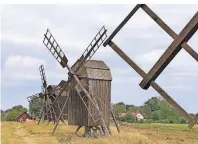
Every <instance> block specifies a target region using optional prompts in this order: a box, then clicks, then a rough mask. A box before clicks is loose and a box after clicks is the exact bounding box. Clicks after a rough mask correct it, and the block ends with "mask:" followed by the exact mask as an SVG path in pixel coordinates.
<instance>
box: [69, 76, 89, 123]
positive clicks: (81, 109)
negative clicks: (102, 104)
mask: <svg viewBox="0 0 198 144" xmlns="http://www.w3.org/2000/svg"><path fill="white" fill-rule="evenodd" d="M85 82H86V80H85ZM70 84H71V89H70V97H69V101H68V102H69V103H68V124H69V125H80V126H84V125H86V126H87V125H88V121H87V118H88V117H87V116H88V112H87V109H86V107H85V105H84V103H83V101H82V100H81V98H80V96H79V94H78V93H77V91H76V89H75V86H76V82H75V81H74V80H72V81H71V83H70ZM81 96H82V98H83V100H84V102H86V103H87V98H86V97H84V95H82V93H81Z"/></svg>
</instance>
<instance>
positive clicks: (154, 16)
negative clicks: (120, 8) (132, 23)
mask: <svg viewBox="0 0 198 144" xmlns="http://www.w3.org/2000/svg"><path fill="white" fill-rule="evenodd" d="M141 8H142V9H143V10H144V11H145V12H146V13H147V14H148V15H149V16H150V17H151V18H152V19H153V20H154V21H155V22H156V23H157V24H158V25H159V26H160V27H161V28H162V29H163V30H164V31H165V32H167V34H169V35H170V36H171V37H172V38H173V39H175V38H176V37H177V34H176V33H175V32H174V31H173V30H172V29H171V28H170V27H169V26H168V25H167V24H166V23H165V22H164V21H163V20H162V19H161V18H159V17H158V16H157V14H155V13H154V12H153V11H152V10H151V9H150V8H149V7H148V6H147V5H145V4H144V5H142V6H141ZM181 46H182V47H183V48H184V49H185V50H186V51H187V52H188V53H189V54H190V55H191V56H192V57H193V58H194V59H195V60H196V61H197V62H198V53H197V52H196V51H194V50H193V49H192V48H191V47H190V46H189V45H188V44H187V43H186V42H184V43H183V44H182V45H181Z"/></svg>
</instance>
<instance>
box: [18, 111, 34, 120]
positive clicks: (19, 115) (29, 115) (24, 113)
mask: <svg viewBox="0 0 198 144" xmlns="http://www.w3.org/2000/svg"><path fill="white" fill-rule="evenodd" d="M22 114H27V115H28V116H29V117H31V116H30V115H29V114H28V113H27V112H23V113H21V114H20V115H19V116H18V117H17V118H19V117H20V116H21V115H22ZM17 118H16V119H17ZM31 118H32V117H31Z"/></svg>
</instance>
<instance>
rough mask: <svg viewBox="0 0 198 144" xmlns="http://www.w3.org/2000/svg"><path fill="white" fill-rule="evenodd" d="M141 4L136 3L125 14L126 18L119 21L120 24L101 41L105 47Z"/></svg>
mask: <svg viewBox="0 0 198 144" xmlns="http://www.w3.org/2000/svg"><path fill="white" fill-rule="evenodd" d="M141 6H142V4H137V5H136V6H135V7H134V8H133V9H132V11H131V12H130V13H129V14H128V15H127V16H126V18H125V19H124V20H123V21H122V22H121V23H120V25H119V26H118V27H117V28H116V29H115V30H114V31H113V33H112V34H111V35H110V36H109V37H108V38H107V40H106V41H105V42H104V43H103V46H104V47H105V46H106V45H107V44H109V42H110V41H111V40H112V39H113V38H114V37H115V35H116V34H117V33H118V32H119V31H120V30H121V29H122V27H123V26H124V25H125V24H126V23H127V22H128V21H129V20H130V18H131V17H132V16H133V15H134V14H135V13H136V12H137V10H138V9H139V8H140V7H141Z"/></svg>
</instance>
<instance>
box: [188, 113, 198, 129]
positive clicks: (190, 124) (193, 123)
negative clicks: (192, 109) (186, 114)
mask: <svg viewBox="0 0 198 144" xmlns="http://www.w3.org/2000/svg"><path fill="white" fill-rule="evenodd" d="M197 121H198V114H196V116H195V117H194V118H193V119H192V120H191V121H190V122H189V125H188V128H189V129H191V128H192V127H193V126H194V125H195V124H196V122H197Z"/></svg>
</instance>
